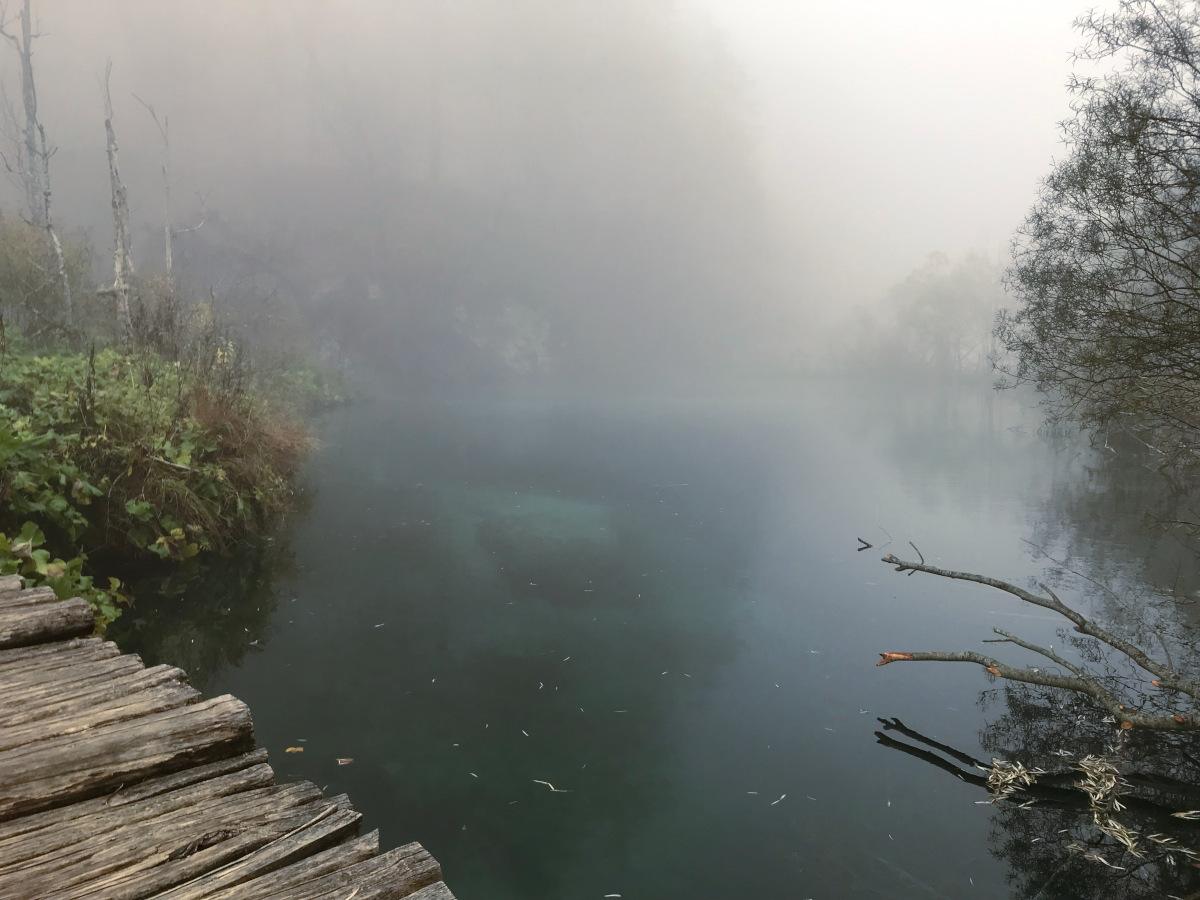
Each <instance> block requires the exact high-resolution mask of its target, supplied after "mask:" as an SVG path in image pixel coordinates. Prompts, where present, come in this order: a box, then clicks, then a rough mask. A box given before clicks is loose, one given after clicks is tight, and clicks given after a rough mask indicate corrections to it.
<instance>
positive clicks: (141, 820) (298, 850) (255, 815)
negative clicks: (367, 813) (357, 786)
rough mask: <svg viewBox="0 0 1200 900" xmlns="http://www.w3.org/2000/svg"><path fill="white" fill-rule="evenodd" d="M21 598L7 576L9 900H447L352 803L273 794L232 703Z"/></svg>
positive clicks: (1, 862)
mask: <svg viewBox="0 0 1200 900" xmlns="http://www.w3.org/2000/svg"><path fill="white" fill-rule="evenodd" d="M22 588H23V582H22V580H21V579H20V578H19V577H2V576H0V900H33V898H42V897H54V898H57V900H97V898H103V900H149V898H158V900H267V898H272V900H274V898H282V900H318V898H325V897H333V898H335V900H340V897H341V896H342V895H345V896H351V895H352V896H354V897H356V898H360V900H393V898H395V900H399V898H404V897H413V898H416V900H453V895H452V894H451V893H450V892H449V890H448V889H447V888H446V886H445V884H443V883H442V881H441V869H440V867H439V866H438V864H437V862H436V861H434V860H433V858H432V857H431V856H430V855H429V854H428V853H427V852H426V851H425V850H424V848H422V847H421V846H420V845H419V844H408V845H406V846H404V847H400V848H397V849H396V850H393V851H390V852H388V853H386V854H384V855H382V856H379V855H377V854H378V849H379V839H378V832H372V833H371V834H369V835H366V836H364V837H362V838H356V837H354V835H356V834H357V832H358V826H359V824H360V822H361V818H362V817H361V815H360V814H359V813H357V812H356V811H355V810H354V809H353V808H352V807H351V806H350V802H349V799H348V798H346V797H345V796H339V797H334V798H331V799H324V798H322V797H321V792H320V791H319V790H318V789H317V788H316V787H315V786H314V785H312V784H309V783H307V782H305V783H300V784H294V785H286V786H276V785H274V773H273V772H272V771H271V768H270V767H269V766H267V765H266V752H265V751H262V750H258V751H252V752H243V751H245V750H247V749H248V748H249V747H251V746H252V743H253V735H252V726H251V722H250V715H249V711H248V710H247V709H246V707H245V705H244V704H242V703H241V702H240V701H238V700H236V699H235V698H232V697H228V696H225V697H218V698H214V699H212V700H208V701H201V700H200V699H199V694H198V693H197V692H196V691H195V690H194V689H193V688H191V687H190V686H189V685H187V683H186V677H185V676H184V673H183V672H181V671H180V670H179V669H175V668H172V667H169V666H155V667H153V668H151V669H146V668H145V667H144V666H143V665H142V663H141V661H140V660H139V659H138V658H137V657H135V656H123V655H121V654H120V652H119V650H118V649H117V648H116V647H115V646H114V645H113V644H111V643H108V642H106V641H102V640H99V639H96V638H94V637H84V635H90V634H91V631H92V628H93V616H92V613H91V609H90V607H89V606H88V605H87V603H86V602H85V601H82V600H79V599H76V600H69V601H59V600H58V599H57V598H55V597H54V596H53V592H52V591H49V590H47V589H32V590H23V589H22ZM239 754H240V755H239Z"/></svg>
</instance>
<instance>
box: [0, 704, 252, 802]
mask: <svg viewBox="0 0 1200 900" xmlns="http://www.w3.org/2000/svg"><path fill="white" fill-rule="evenodd" d="M252 740H253V737H252V726H251V723H250V712H249V710H248V709H246V705H245V704H244V703H242V702H241V701H240V700H237V699H235V698H233V697H230V696H228V695H227V696H223V697H217V698H214V699H212V700H206V701H203V702H201V703H194V704H191V705H188V706H183V707H180V708H178V709H170V710H166V711H163V712H159V713H153V714H151V715H148V716H143V717H141V718H139V719H131V720H125V721H120V722H113V723H110V724H107V725H100V726H98V727H96V728H92V729H89V730H88V732H87V733H86V734H84V735H63V736H60V737H54V738H50V739H48V740H44V741H37V742H35V743H32V744H25V745H23V746H21V747H17V748H13V749H10V750H4V751H0V821H3V820H5V819H9V818H12V817H13V816H18V815H27V814H29V813H31V812H37V811H38V810H42V809H50V808H53V807H55V806H62V805H64V804H67V803H73V802H78V801H80V800H85V799H88V798H89V797H95V796H98V795H100V794H103V793H107V792H111V791H114V790H116V789H117V788H118V787H120V786H121V785H122V784H126V783H133V782H137V781H141V780H143V779H146V778H150V777H152V776H155V775H163V774H167V773H169V772H174V771H178V770H179V769H182V768H185V767H187V766H189V765H195V764H197V763H205V762H212V761H214V760H216V759H220V758H222V757H225V756H233V755H235V754H236V753H239V752H243V751H244V750H246V749H248V748H249V744H250V742H251V741H252Z"/></svg>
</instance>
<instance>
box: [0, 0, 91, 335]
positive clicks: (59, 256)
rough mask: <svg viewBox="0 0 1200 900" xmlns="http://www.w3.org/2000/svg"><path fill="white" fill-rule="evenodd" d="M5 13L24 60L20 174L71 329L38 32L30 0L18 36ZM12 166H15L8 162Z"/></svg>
mask: <svg viewBox="0 0 1200 900" xmlns="http://www.w3.org/2000/svg"><path fill="white" fill-rule="evenodd" d="M3 13H4V11H3V8H0V34H2V35H3V36H4V37H6V38H8V39H9V40H10V41H11V42H12V44H13V46H14V47H15V48H16V51H17V56H18V57H19V58H20V61H21V100H22V105H23V107H24V111H25V118H24V123H23V128H22V131H23V138H22V140H21V141H19V142H18V144H17V151H18V152H17V176H18V178H19V179H20V181H21V184H22V187H23V188H24V190H25V194H26V202H27V203H28V206H29V221H30V223H31V224H32V225H34V226H37V227H41V228H44V229H45V230H46V238H47V243H48V244H49V246H50V250H51V252H52V253H53V255H54V264H55V272H56V275H57V278H58V282H59V285H60V287H61V289H62V301H63V319H64V322H65V324H66V326H67V328H68V329H69V328H71V327H72V326H73V325H74V304H73V303H72V300H71V282H70V279H69V278H68V277H67V264H66V259H65V258H64V256H63V250H62V242H61V241H59V239H58V233H57V232H56V231H55V230H54V219H53V217H52V216H51V215H50V157H51V156H52V155H53V153H54V151H53V150H52V149H51V148H50V147H49V146H48V145H47V143H46V129H45V128H44V127H43V126H42V124H41V122H39V121H38V117H37V87H36V85H35V83H34V80H33V39H34V38H35V37H37V35H35V34H34V33H33V16H32V14H31V10H30V0H25V2H24V5H23V6H22V7H21V12H20V21H21V36H20V37H19V38H18V37H17V36H16V35H14V34H10V33H9V32H8V31H7V30H6V28H5V26H6V24H7V23H6V22H5V20H4V14H3ZM9 169H10V170H11V169H12V167H11V166H9Z"/></svg>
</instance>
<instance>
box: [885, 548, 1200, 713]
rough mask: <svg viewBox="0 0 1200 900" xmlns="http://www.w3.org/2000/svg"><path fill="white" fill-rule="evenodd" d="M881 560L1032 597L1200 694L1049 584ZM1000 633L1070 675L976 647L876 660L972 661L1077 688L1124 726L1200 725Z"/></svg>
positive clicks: (1032, 680)
mask: <svg viewBox="0 0 1200 900" xmlns="http://www.w3.org/2000/svg"><path fill="white" fill-rule="evenodd" d="M882 562H885V563H888V564H889V565H893V566H895V567H896V571H897V572H907V573H908V574H910V575H911V574H912V573H914V572H925V573H927V574H930V575H936V576H938V577H941V578H949V579H952V580H955V581H970V582H974V583H975V584H982V585H986V586H987V587H992V588H995V589H997V590H1000V591H1004V592H1005V593H1007V594H1011V595H1013V596H1014V597H1017V598H1018V599H1020V600H1022V601H1024V602H1026V603H1030V604H1032V605H1034V606H1040V607H1041V608H1043V609H1048V610H1050V611H1051V612H1054V613H1057V614H1058V615H1060V616H1062V617H1064V618H1065V619H1067V620H1068V621H1070V622H1071V623H1072V624H1073V626H1074V629H1075V631H1077V632H1078V633H1080V634H1085V635H1088V636H1089V637H1093V638H1095V639H1096V640H1098V641H1100V642H1102V643H1104V644H1106V645H1108V646H1109V647H1110V648H1112V649H1114V650H1117V651H1118V652H1120V653H1121V654H1123V655H1124V656H1125V657H1127V658H1128V659H1129V660H1131V661H1132V662H1134V663H1136V664H1137V665H1138V666H1139V667H1140V668H1142V669H1143V670H1144V671H1146V672H1149V673H1150V674H1153V675H1156V676H1157V678H1156V679H1155V680H1154V681H1153V682H1152V684H1153V685H1154V686H1155V687H1159V688H1162V689H1165V690H1169V691H1175V692H1178V693H1181V694H1186V695H1188V696H1190V697H1192V698H1194V699H1197V698H1200V683H1197V682H1195V681H1192V680H1191V679H1188V678H1184V677H1183V676H1182V675H1180V674H1179V673H1178V672H1177V671H1176V670H1175V668H1174V667H1173V666H1172V665H1170V663H1169V662H1168V663H1163V662H1160V661H1159V660H1157V659H1155V658H1154V657H1152V656H1150V655H1149V654H1148V653H1146V651H1144V650H1143V649H1142V648H1140V647H1138V646H1137V645H1136V644H1133V643H1132V642H1130V641H1128V640H1126V639H1125V638H1123V637H1121V636H1120V635H1118V634H1116V633H1115V632H1113V631H1112V630H1110V629H1108V628H1106V627H1104V626H1102V625H1100V624H1098V623H1096V622H1093V621H1092V620H1091V619H1088V618H1087V617H1085V616H1084V615H1083V614H1082V613H1080V612H1078V611H1077V610H1075V609H1072V608H1071V607H1069V606H1067V605H1066V604H1065V603H1063V602H1062V600H1060V599H1059V598H1058V596H1057V595H1056V594H1055V593H1054V592H1053V591H1051V590H1050V589H1049V588H1048V587H1046V586H1045V585H1042V586H1041V587H1042V589H1043V590H1044V591H1046V593H1047V594H1048V595H1049V596H1041V595H1039V594H1035V593H1033V592H1031V591H1027V590H1025V589H1024V588H1021V587H1018V586H1017V585H1015V584H1011V583H1009V582H1007V581H1001V580H1000V579H998V578H991V577H989V576H986V575H976V574H974V573H972V572H957V571H954V570H951V569H942V568H939V567H937V566H931V565H928V564H927V563H924V562H911V561H907V560H902V559H899V558H897V557H896V556H894V555H893V554H891V553H889V554H888V555H887V556H885V557H883V559H882ZM993 631H994V632H995V633H996V634H997V635H999V636H1000V640H999V641H995V643H1011V644H1015V645H1017V646H1019V647H1023V648H1024V649H1026V650H1029V651H1032V652H1033V653H1037V654H1038V655H1039V656H1042V657H1045V658H1046V659H1049V660H1050V661H1051V662H1053V663H1055V665H1057V666H1061V667H1062V668H1063V669H1066V670H1067V671H1068V672H1069V673H1071V674H1069V675H1066V674H1061V673H1058V672H1049V671H1046V670H1044V669H1042V668H1034V667H1027V668H1016V667H1014V666H1010V665H1007V664H1005V663H1003V662H1001V661H999V660H997V659H993V658H992V657H990V656H984V655H983V654H982V653H976V652H974V651H971V650H964V651H954V652H946V651H932V650H929V651H905V652H898V651H890V652H886V653H881V654H880V660H879V662H877V663H876V665H877V666H884V665H887V664H888V663H893V662H967V663H974V664H975V665H977V666H981V667H982V668H984V669H986V670H987V672H988V673H989V674H990V675H993V676H995V677H997V678H1006V679H1009V680H1011V681H1020V682H1024V683H1026V684H1036V685H1042V686H1043V687H1051V688H1060V689H1063V690H1068V691H1074V692H1076V693H1079V694H1084V695H1086V696H1089V697H1091V698H1092V699H1094V700H1095V701H1096V702H1097V703H1098V704H1099V705H1100V706H1101V707H1103V708H1104V709H1105V710H1107V712H1108V713H1109V714H1110V715H1111V716H1113V718H1114V719H1116V720H1117V721H1118V722H1120V723H1121V726H1122V727H1124V728H1134V727H1137V728H1155V729H1161V730H1185V729H1200V715H1197V714H1196V713H1195V712H1188V713H1187V714H1186V715H1181V714H1179V713H1172V712H1147V711H1144V710H1140V709H1137V708H1135V704H1134V703H1133V701H1131V700H1127V699H1123V698H1122V697H1120V696H1119V695H1118V694H1117V693H1116V692H1115V691H1114V690H1112V689H1110V688H1109V687H1108V686H1106V685H1105V684H1104V683H1103V682H1102V681H1101V680H1100V678H1099V677H1098V676H1097V675H1095V674H1093V673H1092V672H1090V671H1089V670H1088V669H1087V668H1086V667H1084V666H1081V665H1078V664H1076V663H1072V662H1069V661H1068V660H1066V659H1064V658H1063V657H1062V656H1061V655H1060V654H1058V653H1055V652H1054V651H1053V650H1052V649H1050V648H1046V647H1040V646H1038V645H1037V644H1033V643H1030V642H1028V641H1026V640H1024V639H1022V638H1019V637H1017V636H1016V635H1014V634H1010V633H1009V632H1007V631H1002V630H1000V629H998V628H997V629H993Z"/></svg>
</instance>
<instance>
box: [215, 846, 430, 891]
mask: <svg viewBox="0 0 1200 900" xmlns="http://www.w3.org/2000/svg"><path fill="white" fill-rule="evenodd" d="M441 880H442V869H441V866H439V865H438V864H437V862H436V861H435V860H434V858H433V857H432V856H430V855H429V853H428V852H427V851H426V850H425V848H424V847H422V846H421V845H420V844H405V845H404V846H403V847H397V848H396V849H395V850H389V851H388V852H387V853H385V854H383V855H382V856H377V857H375V858H374V859H368V860H364V861H363V862H360V863H355V864H354V865H352V866H349V867H348V868H345V869H340V870H338V871H335V872H330V873H329V874H328V875H323V876H321V877H320V878H314V879H311V880H309V881H306V882H304V883H302V884H299V885H296V886H295V887H288V888H283V889H280V890H278V891H277V892H276V893H275V894H274V895H273V896H274V897H275V898H276V900H325V898H328V897H339V896H340V897H344V896H346V895H348V894H349V893H350V892H351V891H353V890H355V889H357V890H358V894H356V895H355V900H400V898H402V897H407V896H408V895H409V894H412V893H414V892H415V891H419V890H420V889H421V888H423V887H426V886H428V885H431V884H436V883H437V882H439V881H441ZM232 896H235V897H238V900H241V897H240V895H237V894H234V895H232Z"/></svg>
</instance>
